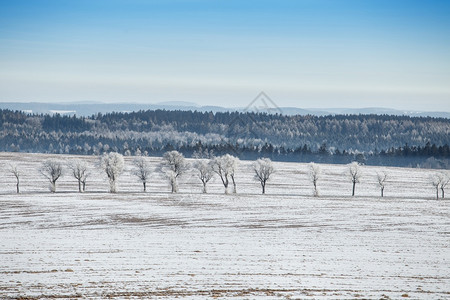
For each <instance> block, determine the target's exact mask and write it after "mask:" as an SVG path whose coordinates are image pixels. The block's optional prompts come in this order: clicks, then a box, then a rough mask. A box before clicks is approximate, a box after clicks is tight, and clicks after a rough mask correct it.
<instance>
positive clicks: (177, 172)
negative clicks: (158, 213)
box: [161, 150, 189, 193]
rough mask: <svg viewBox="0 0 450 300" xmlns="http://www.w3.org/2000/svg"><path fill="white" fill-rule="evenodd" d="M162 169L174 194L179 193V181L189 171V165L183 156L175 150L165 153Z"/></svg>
mask: <svg viewBox="0 0 450 300" xmlns="http://www.w3.org/2000/svg"><path fill="white" fill-rule="evenodd" d="M161 169H162V170H163V172H164V174H165V175H166V177H167V179H169V183H170V186H171V188H172V193H176V192H178V183H177V179H178V177H180V176H181V175H183V174H184V173H185V172H186V171H187V170H188V169H189V164H188V162H187V161H186V159H185V158H184V156H183V154H181V153H180V152H178V151H175V150H173V151H167V152H166V153H164V155H163V159H162V166H161Z"/></svg>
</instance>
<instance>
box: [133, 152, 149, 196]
mask: <svg viewBox="0 0 450 300" xmlns="http://www.w3.org/2000/svg"><path fill="white" fill-rule="evenodd" d="M133 165H134V166H135V169H134V170H133V174H134V175H135V176H137V177H138V178H139V180H140V181H141V182H142V184H143V186H144V192H146V191H147V181H148V180H149V179H150V174H151V173H152V170H151V168H150V165H149V164H148V162H147V161H146V160H145V158H143V157H137V158H135V159H134V160H133Z"/></svg>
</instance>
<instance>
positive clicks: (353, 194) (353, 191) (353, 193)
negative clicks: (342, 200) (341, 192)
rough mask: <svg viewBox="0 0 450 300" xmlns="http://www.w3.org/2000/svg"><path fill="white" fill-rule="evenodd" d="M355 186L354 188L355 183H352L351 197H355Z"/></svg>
mask: <svg viewBox="0 0 450 300" xmlns="http://www.w3.org/2000/svg"><path fill="white" fill-rule="evenodd" d="M355 186H356V182H355V181H353V190H352V196H355Z"/></svg>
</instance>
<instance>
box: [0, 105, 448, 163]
mask: <svg viewBox="0 0 450 300" xmlns="http://www.w3.org/2000/svg"><path fill="white" fill-rule="evenodd" d="M0 126H1V127H0V128H1V131H0V151H20V152H40V153H61V154H62V153H64V154H88V155H100V154H102V153H104V152H109V151H115V152H119V153H122V154H124V155H136V154H137V155H140V154H145V155H150V156H161V155H162V154H163V153H164V152H166V151H168V150H178V151H180V152H182V153H183V154H184V155H185V156H186V157H191V156H192V155H193V154H194V153H195V152H199V151H200V150H201V151H203V150H205V149H208V150H212V151H214V152H215V153H216V154H217V155H222V154H226V153H233V154H234V155H236V156H238V157H239V158H241V159H257V158H259V157H262V156H264V157H269V158H271V159H272V160H278V161H300V162H309V161H316V162H322V163H345V164H346V163H350V162H351V161H354V160H357V161H359V162H360V163H365V164H370V165H391V166H411V167H416V166H422V167H436V168H445V167H448V160H449V157H450V150H449V146H448V145H449V144H450V134H449V133H450V120H449V119H445V118H422V117H407V116H387V115H382V116H378V115H336V116H325V117H316V116H284V115H279V114H262V113H238V112H235V113H230V112H223V113H221V112H217V113H212V112H209V113H208V112H196V111H164V110H156V111H139V112H131V113H111V114H105V115H102V114H97V115H94V116H91V117H76V116H61V115H58V114H56V115H30V114H26V113H23V112H18V111H15V112H13V111H9V110H0Z"/></svg>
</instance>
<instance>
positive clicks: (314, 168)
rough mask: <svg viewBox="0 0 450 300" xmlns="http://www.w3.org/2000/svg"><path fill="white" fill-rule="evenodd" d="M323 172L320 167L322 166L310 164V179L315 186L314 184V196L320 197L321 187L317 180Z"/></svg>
mask: <svg viewBox="0 0 450 300" xmlns="http://www.w3.org/2000/svg"><path fill="white" fill-rule="evenodd" d="M321 173H322V170H321V169H320V166H319V165H318V164H315V163H313V162H312V163H310V164H309V180H311V182H312V184H313V186H314V197H319V189H318V188H317V182H318V181H319V179H320V175H321Z"/></svg>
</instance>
